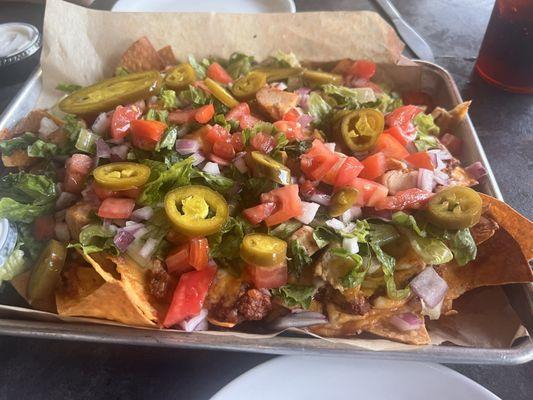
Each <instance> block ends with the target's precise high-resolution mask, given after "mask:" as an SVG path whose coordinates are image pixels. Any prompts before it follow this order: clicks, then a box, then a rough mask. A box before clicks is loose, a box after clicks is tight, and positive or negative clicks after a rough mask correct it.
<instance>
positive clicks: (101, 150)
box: [96, 138, 111, 158]
mask: <svg viewBox="0 0 533 400" xmlns="http://www.w3.org/2000/svg"><path fill="white" fill-rule="evenodd" d="M96 157H99V158H111V148H110V147H109V145H108V144H107V143H106V142H105V140H104V139H102V138H98V140H97V141H96Z"/></svg>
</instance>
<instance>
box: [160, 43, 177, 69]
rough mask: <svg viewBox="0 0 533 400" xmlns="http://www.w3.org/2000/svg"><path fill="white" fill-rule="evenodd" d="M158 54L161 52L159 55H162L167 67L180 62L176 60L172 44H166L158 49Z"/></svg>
mask: <svg viewBox="0 0 533 400" xmlns="http://www.w3.org/2000/svg"><path fill="white" fill-rule="evenodd" d="M157 54H159V57H161V60H162V61H163V63H164V64H165V67H168V66H169V65H176V64H177V63H178V60H176V56H175V55H174V52H173V51H172V46H165V47H163V48H161V49H159V50H157Z"/></svg>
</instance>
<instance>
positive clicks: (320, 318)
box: [271, 311, 328, 330]
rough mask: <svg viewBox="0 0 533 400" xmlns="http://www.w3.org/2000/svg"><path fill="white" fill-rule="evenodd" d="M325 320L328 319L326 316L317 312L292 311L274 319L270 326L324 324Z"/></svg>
mask: <svg viewBox="0 0 533 400" xmlns="http://www.w3.org/2000/svg"><path fill="white" fill-rule="evenodd" d="M327 322H328V320H327V318H326V316H325V315H323V314H320V313H317V312H311V311H304V312H293V313H290V314H287V315H285V316H283V317H281V318H278V319H276V320H275V321H274V322H273V323H272V324H271V328H272V329H275V330H283V329H288V328H303V327H306V326H312V325H320V324H325V323H327Z"/></svg>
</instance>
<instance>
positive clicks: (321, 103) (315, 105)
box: [307, 92, 332, 124]
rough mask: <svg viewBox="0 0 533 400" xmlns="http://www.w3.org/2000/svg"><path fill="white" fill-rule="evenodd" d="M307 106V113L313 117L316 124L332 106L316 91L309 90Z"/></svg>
mask: <svg viewBox="0 0 533 400" xmlns="http://www.w3.org/2000/svg"><path fill="white" fill-rule="evenodd" d="M307 107H308V110H309V111H308V112H309V115H311V116H312V117H313V118H314V122H315V123H316V124H320V123H321V122H322V121H324V120H325V119H326V118H327V116H328V115H329V113H330V112H331V110H332V107H331V106H330V105H329V104H328V102H326V100H324V99H323V98H322V96H320V94H318V92H311V93H310V94H309V99H308V100H307Z"/></svg>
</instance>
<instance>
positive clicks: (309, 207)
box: [296, 201, 320, 225]
mask: <svg viewBox="0 0 533 400" xmlns="http://www.w3.org/2000/svg"><path fill="white" fill-rule="evenodd" d="M319 207H320V204H317V203H312V202H307V201H302V213H301V214H300V215H299V216H297V217H296V219H297V220H298V221H300V222H301V223H302V224H306V225H308V224H310V223H311V222H312V221H313V220H314V219H315V215H316V213H317V211H318V208H319Z"/></svg>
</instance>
